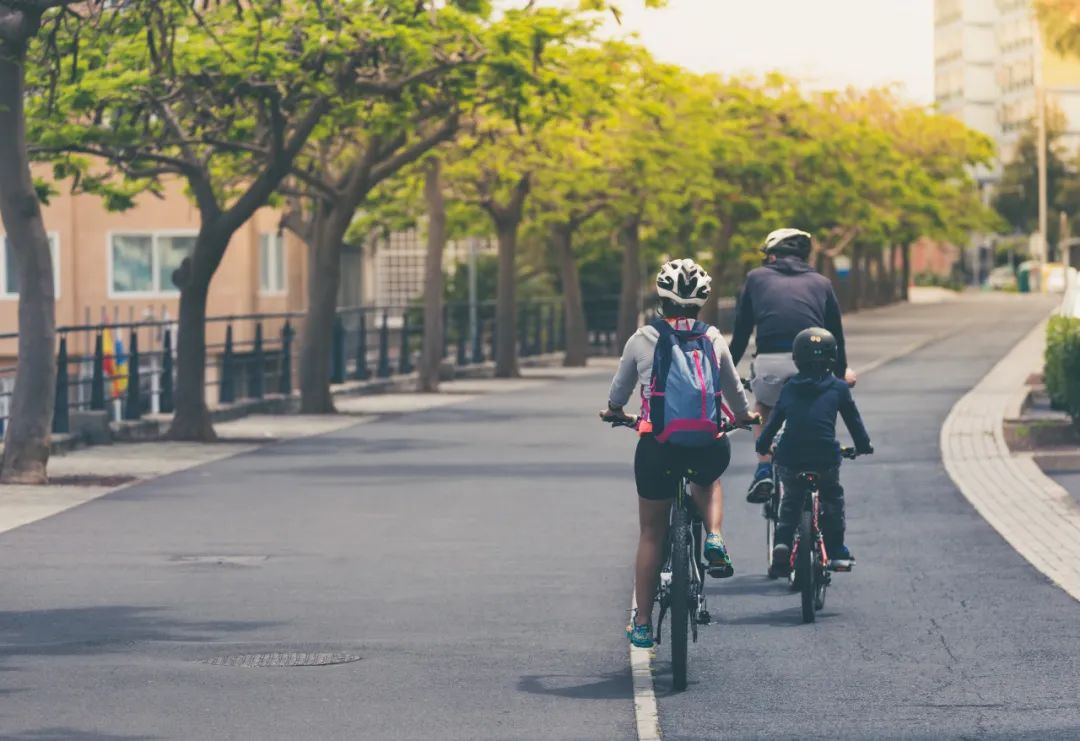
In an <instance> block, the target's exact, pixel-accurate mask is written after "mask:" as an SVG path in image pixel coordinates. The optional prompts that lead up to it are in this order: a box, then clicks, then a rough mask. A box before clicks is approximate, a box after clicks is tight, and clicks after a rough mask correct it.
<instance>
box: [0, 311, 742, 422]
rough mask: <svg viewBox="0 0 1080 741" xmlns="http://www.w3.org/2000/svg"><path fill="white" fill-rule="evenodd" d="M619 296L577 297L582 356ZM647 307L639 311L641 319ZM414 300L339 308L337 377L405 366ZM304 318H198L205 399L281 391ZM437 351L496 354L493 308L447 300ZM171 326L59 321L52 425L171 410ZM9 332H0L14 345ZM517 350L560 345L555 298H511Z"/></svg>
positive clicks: (408, 365)
mask: <svg viewBox="0 0 1080 741" xmlns="http://www.w3.org/2000/svg"><path fill="white" fill-rule="evenodd" d="M618 302H619V299H618V297H617V296H610V297H599V298H595V299H591V300H589V301H586V302H585V313H586V326H587V328H588V336H589V344H590V352H591V353H592V354H594V355H605V354H618V352H619V351H620V349H621V348H619V347H617V340H616V325H617V317H618ZM651 313H652V308H651V307H649V306H645V307H643V308H642V319H643V320H644V319H645V318H647V317H648V316H649V315H650V314H651ZM733 313H734V309H733V307H727V306H724V307H722V310H721V318H722V322H721V329H724V330H725V331H730V325H731V323H732V321H731V317H732V316H733ZM423 320H424V311H423V307H422V306H419V305H406V306H361V307H355V308H345V309H339V310H338V312H337V316H336V318H335V322H334V329H333V337H332V342H331V358H330V376H331V382H332V383H335V384H340V383H345V382H346V381H350V380H360V381H362V380H369V379H373V378H389V377H391V376H393V375H403V374H408V373H411V372H412V371H413V370H414V368H415V364H416V362H417V356H418V354H419V351H420V343H421V341H422V335H423V325H424V321H423ZM302 323H303V315H302V314H300V313H297V312H289V313H279V314H251V315H241V316H227V317H211V318H209V319H207V324H206V341H207V346H206V385H207V400H208V402H209V403H210V404H211V405H214V404H215V403H216V404H219V405H224V404H232V403H235V402H238V401H242V400H252V399H262V398H265V397H266V396H268V395H271V394H280V395H289V394H291V393H292V391H293V389H294V387H295V383H294V377H295V369H296V367H297V362H298V357H299V347H300V342H299V340H300V337H299V335H300V330H301V328H302ZM444 326H445V327H446V332H445V340H446V344H445V346H444V348H443V356H444V358H445V360H446V362H448V363H450V364H452V365H454V366H456V367H468V366H474V365H477V364H480V363H484V362H486V361H489V360H492V359H494V356H495V305H494V302H481V303H478V304H474V305H470V304H465V303H448V304H446V305H445V307H444ZM177 329H178V327H177V324H176V322H175V321H171V320H167V319H166V320H149V321H129V322H112V323H101V324H85V325H74V326H63V327H58V328H57V337H58V342H57V345H58V346H57V377H56V405H55V412H54V415H53V431H54V432H56V433H66V432H69V431H70V430H71V426H72V417H73V416H74V415H77V414H79V413H81V412H87V411H92V412H102V411H104V412H106V413H107V414H108V416H109V417H110V418H111V419H113V420H120V419H126V420H138V419H141V418H142V417H144V416H146V415H148V414H158V413H161V414H168V413H170V412H172V411H173V406H174V396H173V392H174V388H175V378H176V373H175V365H176V337H177ZM17 339H18V334H17V333H8V334H0V345H4V346H8V347H14V344H15V341H16V340H17ZM516 344H517V350H518V355H519V357H523V358H529V357H533V356H536V355H541V354H545V353H553V352H557V351H561V350H563V349H564V348H565V345H566V331H565V323H564V317H563V305H562V302H561V300H559V299H543V300H530V301H523V302H521V303H520V304H519V306H518V316H517V338H516ZM14 374H15V366H14V364H9V365H8V366H6V367H0V434H2V432H3V429H4V427H5V426H6V423H7V418H8V409H9V406H10V399H11V395H12V392H13V389H14Z"/></svg>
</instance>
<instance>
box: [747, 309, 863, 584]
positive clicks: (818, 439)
mask: <svg viewBox="0 0 1080 741" xmlns="http://www.w3.org/2000/svg"><path fill="white" fill-rule="evenodd" d="M791 354H792V358H793V359H794V361H795V367H796V368H797V369H798V371H799V372H798V374H796V375H795V376H793V377H792V378H790V379H789V380H788V381H787V383H785V384H784V387H783V389H782V390H781V392H780V399H779V401H777V403H776V407H775V408H774V409H773V410H772V413H771V414H770V415H769V420H768V422H766V424H765V428H764V429H763V430H762V432H761V437H759V438H758V441H757V452H758V454H759V455H767V454H768V453H769V450H770V448H771V446H772V442H773V439H774V438H775V437H776V434H777V433H778V432H779V431H780V426H781V425H785V427H784V434H783V435H782V436H781V437H780V442H779V443H777V445H776V451H775V453H774V456H773V458H774V462H775V464H776V465H777V466H778V468H779V473H780V478H781V481H783V484H784V497H783V500H782V501H781V502H780V523H779V525H778V526H777V528H776V546H775V547H774V548H773V552H772V566H773V573H775V574H778V575H784V574H787V573H788V572H789V571H790V569H791V560H790V559H791V543H792V540H793V539H794V537H795V528H796V527H797V526H798V522H799V515H800V510H801V508H802V502H803V497H804V494H805V491H804V490H803V486H804V485H803V484H802V483H801V482H800V481H799V473H801V472H804V471H816V472H817V473H818V484H819V490H818V493H819V496H820V497H821V530H822V534H823V535H824V537H825V552H826V553H828V554H829V559H830V561H831V562H832V564H833V566H834V568H837V569H840V570H845V571H846V570H848V569H850V568H851V566H853V565H854V564H855V558H854V556H852V554H851V551H850V550H848V547H847V546H846V545H845V544H844V489H843V487H842V486H840V443H839V442H837V440H836V415H837V413H838V412H839V414H840V415H841V416H842V417H843V418H844V424H846V425H847V428H848V431H849V432H850V433H851V437H852V439H853V440H854V441H855V450H856V451H857V452H858V453H859V454H860V455H869V454H870V453H873V452H874V448H873V446H872V445H871V444H870V436H869V435H868V434H867V432H866V428H865V427H864V426H863V422H862V417H860V416H859V410H858V408H856V406H855V400H854V398H852V396H851V389H850V388H849V387H848V385H847V384H846V383H844V381H842V380H841V379H839V378H837V377H836V376H834V375H833V373H832V371H833V368H834V366H835V364H836V361H837V343H836V338H835V337H833V335H832V333H831V332H829V331H827V330H824V329H821V328H820V327H812V328H810V329H805V330H803V331H802V332H800V333H799V334H798V335H796V337H795V342H794V343H793V345H792V353H791Z"/></svg>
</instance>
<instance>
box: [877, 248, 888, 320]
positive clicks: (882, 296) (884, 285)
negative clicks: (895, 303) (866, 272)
mask: <svg viewBox="0 0 1080 741" xmlns="http://www.w3.org/2000/svg"><path fill="white" fill-rule="evenodd" d="M874 287H875V291H874V293H875V301H874V303H876V304H877V305H878V306H885V305H887V304H888V303H889V302H891V301H892V296H891V295H890V294H891V289H890V286H889V271H888V270H886V268H885V248H884V247H879V248H878V249H876V250H874Z"/></svg>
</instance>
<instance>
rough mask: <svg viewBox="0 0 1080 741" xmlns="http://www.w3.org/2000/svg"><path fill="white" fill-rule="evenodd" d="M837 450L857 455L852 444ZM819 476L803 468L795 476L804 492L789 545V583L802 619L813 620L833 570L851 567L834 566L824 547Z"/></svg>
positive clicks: (848, 569) (852, 456)
mask: <svg viewBox="0 0 1080 741" xmlns="http://www.w3.org/2000/svg"><path fill="white" fill-rule="evenodd" d="M840 454H841V455H842V456H843V457H844V458H847V459H848V460H855V458H857V457H858V455H859V454H858V453H857V452H856V451H855V448H842V449H841V450H840ZM818 476H819V474H818V473H816V472H814V471H803V472H802V473H800V474H799V476H798V478H799V481H801V482H802V483H803V484H804V491H805V493H804V495H803V497H804V498H803V505H802V517H801V519H800V520H799V527H798V530H796V531H795V542H794V544H793V545H792V548H791V571H790V572H789V580H790V581H789V584H790V585H791V586H792V588H793V589H795V590H798V591H799V592H800V593H801V597H802V620H803V622H804V623H812V622H814V620H815V619H816V617H817V612H818V611H819V610H822V609H824V608H825V592H826V591H827V590H828V588H829V585H830V584H831V583H832V572H833V571H850V570H851V567H850V566H847V567H845V568H840V567H839V566H836V567H834V565H833V564H832V563H831V562H830V560H829V554H828V552H827V551H826V550H825V536H824V535H823V534H822V532H821V527H820V523H819V518H820V513H821V502H820V495H819V493H818V488H819V487H818Z"/></svg>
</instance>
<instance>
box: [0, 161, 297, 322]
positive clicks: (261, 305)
mask: <svg viewBox="0 0 1080 741" xmlns="http://www.w3.org/2000/svg"><path fill="white" fill-rule="evenodd" d="M43 211H44V219H45V228H46V231H47V232H48V234H49V239H50V241H51V244H52V250H53V270H54V273H55V281H56V295H57V301H56V321H57V324H58V325H59V326H71V325H78V324H85V323H87V322H88V321H89V322H91V323H98V322H101V321H102V318H103V317H105V318H107V319H108V321H121V322H126V321H129V320H132V319H135V320H140V319H149V318H155V319H162V318H175V317H176V316H177V309H178V304H179V291H178V290H177V289H176V287H175V286H174V285H173V284H172V272H173V270H175V269H176V268H177V267H178V266H179V264H180V262H181V261H182V260H183V258H184V257H185V256H186V255H187V254H188V253H189V251H190V250H191V248H192V246H193V245H194V242H195V236H196V234H197V232H198V228H199V215H198V212H197V210H196V209H195V207H194V206H193V205H192V204H191V202H190V201H189V200H188V198H187V197H186V196H185V195H184V192H183V189H182V187H181V185H180V183H179V182H176V183H170V184H169V185H168V186H167V188H166V195H165V197H164V198H157V197H155V196H152V195H143V196H141V197H140V198H139V199H138V202H137V205H136V207H135V208H133V209H131V210H129V211H124V212H117V213H110V212H108V211H106V210H105V208H104V207H103V206H102V203H101V200H100V199H99V198H96V197H94V196H88V195H79V196H72V195H71V194H69V193H64V192H62V193H61V194H59V195H57V196H55V197H54V198H52V199H50V202H49V204H48V205H47V206H45V207H44V209H43ZM278 221H279V215H278V213H277V212H275V211H273V210H272V209H263V210H261V211H259V212H258V213H257V214H256V215H255V217H254V218H253V219H251V221H249V222H248V223H247V224H246V225H245V226H244V227H243V228H242V229H240V231H238V232H237V233H236V235H234V237H233V241H232V243H231V244H230V245H229V249H228V251H227V252H226V255H225V259H224V260H223V262H222V264H221V267H220V268H219V269H218V271H217V274H216V275H215V276H214V280H213V283H212V285H211V288H210V302H209V306H208V310H209V314H210V315H212V316H214V315H216V316H221V315H239V314H254V313H265V312H281V311H296V310H301V309H303V307H304V303H305V302H304V295H305V288H304V286H305V280H306V260H305V252H306V250H305V249H304V246H303V245H302V244H300V243H298V241H297V240H296V238H295V237H293V236H292V235H290V234H285V235H279V234H278ZM0 233H2V229H0ZM2 249H3V252H4V254H3V255H2V259H0V332H5V333H6V332H15V331H17V330H18V319H17V303H18V301H17V299H18V276H17V275H16V274H15V270H14V267H15V266H14V256H13V255H12V253H11V251H10V250H9V249H8V246H7V240H6V239H5V240H4V241H3V244H2Z"/></svg>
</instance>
